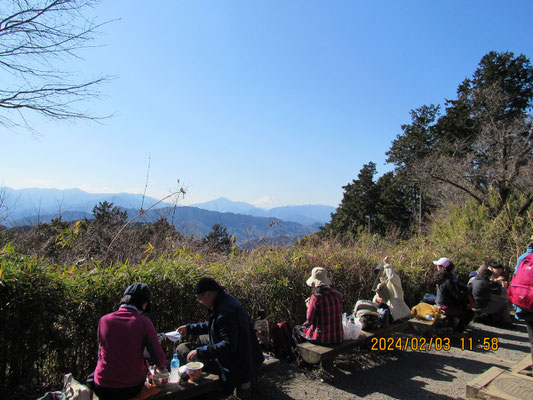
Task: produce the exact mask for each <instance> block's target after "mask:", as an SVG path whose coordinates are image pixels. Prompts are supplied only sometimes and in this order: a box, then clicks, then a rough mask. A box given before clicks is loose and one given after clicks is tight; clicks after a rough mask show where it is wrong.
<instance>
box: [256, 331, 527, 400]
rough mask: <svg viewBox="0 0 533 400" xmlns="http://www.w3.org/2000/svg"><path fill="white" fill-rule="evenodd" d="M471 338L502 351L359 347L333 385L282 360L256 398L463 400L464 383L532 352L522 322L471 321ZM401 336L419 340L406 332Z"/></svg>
mask: <svg viewBox="0 0 533 400" xmlns="http://www.w3.org/2000/svg"><path fill="white" fill-rule="evenodd" d="M467 334H468V336H469V337H472V338H473V339H474V342H475V341H476V340H477V339H481V342H482V341H483V338H489V339H492V338H498V341H499V343H498V345H499V347H498V350H496V351H492V350H489V351H485V350H483V349H481V348H475V349H474V350H473V351H468V350H461V346H460V345H461V343H460V342H459V341H458V340H457V339H454V340H452V341H451V345H452V347H451V348H450V350H449V351H444V350H441V351H437V350H435V349H434V348H432V349H431V351H412V350H406V351H403V350H401V351H400V350H394V351H372V350H371V349H370V348H369V347H367V348H358V349H356V350H354V351H353V352H352V353H349V354H345V355H342V356H339V357H338V358H337V361H336V368H335V371H334V374H333V377H332V378H333V381H332V382H331V383H325V382H323V381H321V375H320V373H319V371H318V369H317V368H311V369H307V368H304V369H300V368H298V367H297V366H296V365H295V364H294V363H287V362H282V363H281V366H280V367H279V368H278V369H277V370H275V371H271V372H269V373H267V374H266V375H265V376H263V377H261V378H259V380H258V385H257V390H256V392H255V393H254V396H253V399H254V400H255V399H258V400H261V399H276V400H285V399H305V400H309V399H318V400H326V399H376V400H377V399H380V400H383V399H433V400H452V399H464V398H465V390H466V384H467V383H468V382H469V381H470V380H472V379H473V378H474V377H476V376H477V375H479V374H482V373H483V372H485V371H486V370H488V369H489V368H490V367H492V366H497V367H500V368H504V369H508V368H510V367H511V366H512V365H513V364H515V363H517V362H519V361H521V360H523V359H524V357H525V356H527V355H528V354H530V353H529V352H530V347H529V342H528V336H527V330H526V326H525V325H524V324H523V322H519V321H517V322H516V323H515V326H514V327H513V329H500V328H496V327H493V326H488V325H483V324H480V323H471V324H470V326H469V329H468V331H467ZM397 337H402V340H405V339H406V338H410V337H416V336H415V335H414V333H413V332H412V331H410V330H407V331H405V332H403V333H401V334H400V335H399V336H398V335H397ZM532 398H533V396H532Z"/></svg>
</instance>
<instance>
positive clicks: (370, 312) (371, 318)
mask: <svg viewBox="0 0 533 400" xmlns="http://www.w3.org/2000/svg"><path fill="white" fill-rule="evenodd" d="M353 315H354V317H355V318H357V319H359V321H360V322H361V325H362V326H363V330H364V331H372V330H376V329H379V328H381V327H382V323H381V319H380V316H379V312H378V309H377V307H376V306H375V305H374V303H373V302H372V301H370V300H358V301H357V303H355V307H354V309H353Z"/></svg>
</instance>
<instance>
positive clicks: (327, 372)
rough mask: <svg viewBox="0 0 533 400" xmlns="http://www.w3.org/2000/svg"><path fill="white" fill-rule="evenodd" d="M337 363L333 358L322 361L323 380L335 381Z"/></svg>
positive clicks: (321, 375) (321, 374) (321, 372)
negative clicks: (334, 373)
mask: <svg viewBox="0 0 533 400" xmlns="http://www.w3.org/2000/svg"><path fill="white" fill-rule="evenodd" d="M334 370H335V364H334V360H333V359H329V360H324V361H321V362H320V377H321V380H322V382H326V383H333V372H334Z"/></svg>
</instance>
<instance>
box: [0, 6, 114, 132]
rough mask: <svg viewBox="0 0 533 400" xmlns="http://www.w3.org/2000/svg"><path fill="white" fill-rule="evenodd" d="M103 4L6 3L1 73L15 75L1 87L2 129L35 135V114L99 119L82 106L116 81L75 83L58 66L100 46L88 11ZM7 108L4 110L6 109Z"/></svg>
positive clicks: (0, 21)
mask: <svg viewBox="0 0 533 400" xmlns="http://www.w3.org/2000/svg"><path fill="white" fill-rule="evenodd" d="M97 2H98V1H97V0H55V1H53V0H0V71H3V72H4V74H7V75H10V78H9V79H8V80H6V79H4V80H3V82H4V86H3V87H1V88H0V125H2V126H4V127H23V128H24V129H27V130H29V131H31V132H35V131H34V129H33V128H32V124H31V121H30V120H29V119H28V118H29V117H30V116H31V115H42V116H45V117H47V118H49V119H52V120H65V119H67V120H78V119H85V120H99V119H102V118H107V117H109V115H105V116H98V115H93V114H91V113H89V112H86V111H82V110H79V109H78V108H77V107H78V106H79V103H81V102H85V101H87V100H90V99H93V98H98V97H99V96H100V92H99V91H98V87H99V86H100V85H101V84H102V83H104V82H105V81H107V80H109V79H110V78H111V77H109V76H103V77H97V78H95V79H87V80H75V81H73V80H72V75H73V73H72V72H71V71H68V70H64V69H63V68H58V66H60V65H63V64H64V62H65V61H66V59H68V58H80V57H79V56H78V50H80V49H84V48H89V47H95V45H94V44H93V41H94V37H95V35H96V34H97V33H98V32H97V30H98V29H99V28H100V27H102V26H103V25H105V24H106V23H107V22H104V23H99V24H98V23H96V22H95V21H93V20H88V19H87V17H86V14H87V13H86V10H87V9H89V8H91V7H92V6H93V5H95V4H96V3H97ZM2 110H4V111H2Z"/></svg>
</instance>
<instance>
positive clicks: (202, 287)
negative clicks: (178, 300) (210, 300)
mask: <svg viewBox="0 0 533 400" xmlns="http://www.w3.org/2000/svg"><path fill="white" fill-rule="evenodd" d="M222 290H224V288H223V287H222V286H220V285H219V284H218V283H217V281H215V280H214V279H213V278H202V279H200V280H199V281H198V283H197V284H196V286H195V287H194V291H195V292H196V294H200V293H205V292H209V291H214V292H221V291H222Z"/></svg>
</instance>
